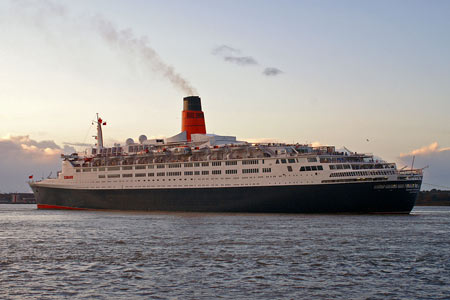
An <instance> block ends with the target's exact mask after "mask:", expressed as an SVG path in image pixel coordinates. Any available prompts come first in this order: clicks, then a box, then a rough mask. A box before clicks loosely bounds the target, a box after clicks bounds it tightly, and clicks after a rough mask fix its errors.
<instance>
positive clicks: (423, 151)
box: [400, 142, 450, 157]
mask: <svg viewBox="0 0 450 300" xmlns="http://www.w3.org/2000/svg"><path fill="white" fill-rule="evenodd" d="M444 151H450V147H446V148H441V147H439V144H438V143H437V142H434V143H431V144H430V145H428V146H424V147H422V148H419V149H416V150H413V151H411V152H409V153H401V154H400V157H405V156H413V155H427V154H431V153H439V152H444Z"/></svg>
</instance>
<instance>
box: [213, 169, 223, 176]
mask: <svg viewBox="0 0 450 300" xmlns="http://www.w3.org/2000/svg"><path fill="white" fill-rule="evenodd" d="M211 174H213V175H220V174H222V170H212V172H211Z"/></svg>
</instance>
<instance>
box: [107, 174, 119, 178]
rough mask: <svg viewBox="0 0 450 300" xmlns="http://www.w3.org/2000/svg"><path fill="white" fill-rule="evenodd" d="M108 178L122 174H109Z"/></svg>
mask: <svg viewBox="0 0 450 300" xmlns="http://www.w3.org/2000/svg"><path fill="white" fill-rule="evenodd" d="M108 178H120V174H108Z"/></svg>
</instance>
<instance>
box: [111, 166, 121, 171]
mask: <svg viewBox="0 0 450 300" xmlns="http://www.w3.org/2000/svg"><path fill="white" fill-rule="evenodd" d="M119 170H120V167H108V171H119Z"/></svg>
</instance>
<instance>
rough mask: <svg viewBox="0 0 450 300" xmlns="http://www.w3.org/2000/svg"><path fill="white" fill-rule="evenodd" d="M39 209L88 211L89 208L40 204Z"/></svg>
mask: <svg viewBox="0 0 450 300" xmlns="http://www.w3.org/2000/svg"><path fill="white" fill-rule="evenodd" d="M37 208H38V209H69V210H87V208H80V207H69V206H59V205H48V204H38V205H37Z"/></svg>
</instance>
